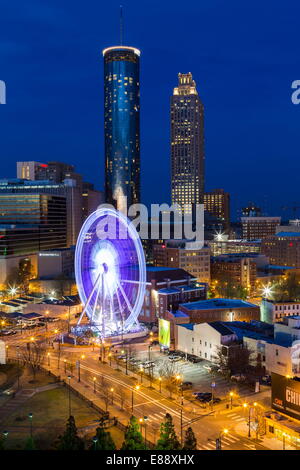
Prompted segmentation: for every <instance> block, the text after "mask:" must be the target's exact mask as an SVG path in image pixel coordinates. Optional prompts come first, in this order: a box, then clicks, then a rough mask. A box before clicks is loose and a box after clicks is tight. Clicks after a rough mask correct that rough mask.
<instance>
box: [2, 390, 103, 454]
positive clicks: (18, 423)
mask: <svg viewBox="0 0 300 470" xmlns="http://www.w3.org/2000/svg"><path fill="white" fill-rule="evenodd" d="M71 405H72V414H73V416H74V417H75V420H76V425H77V427H78V428H81V427H85V426H89V425H91V424H93V423H95V422H96V420H97V419H99V414H98V413H97V412H95V411H94V410H93V409H92V408H91V407H89V406H88V405H87V404H86V403H85V402H84V401H83V400H81V399H80V398H78V397H76V396H75V395H73V394H71ZM29 413H32V414H33V420H32V423H33V436H34V439H35V442H36V445H37V447H38V449H42V450H46V449H52V448H53V443H54V441H55V439H56V438H57V436H58V435H59V434H60V433H62V432H63V431H64V429H65V426H66V421H67V419H68V416H69V404H68V392H67V390H66V389H64V388H60V387H59V388H57V389H52V390H47V391H44V392H41V393H38V394H36V395H34V396H33V397H32V398H30V399H29V400H28V401H26V402H25V404H24V405H23V406H22V409H21V410H16V411H15V412H14V413H12V414H11V415H10V416H9V417H8V418H6V419H5V420H3V422H2V423H1V429H2V430H7V431H9V435H8V437H7V445H6V448H7V449H23V448H24V444H25V441H26V439H27V438H28V436H29V433H30V423H29V418H28V414H29Z"/></svg>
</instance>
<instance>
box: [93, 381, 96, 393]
mask: <svg viewBox="0 0 300 470" xmlns="http://www.w3.org/2000/svg"><path fill="white" fill-rule="evenodd" d="M96 380H97V377H93V384H94V393H96Z"/></svg>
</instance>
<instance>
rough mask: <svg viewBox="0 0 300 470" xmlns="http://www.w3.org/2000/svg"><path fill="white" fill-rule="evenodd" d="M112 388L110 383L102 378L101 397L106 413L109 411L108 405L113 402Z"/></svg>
mask: <svg viewBox="0 0 300 470" xmlns="http://www.w3.org/2000/svg"><path fill="white" fill-rule="evenodd" d="M110 388H111V387H110V386H109V382H108V381H107V380H105V378H104V377H103V376H102V381H101V390H100V396H101V398H102V400H103V401H104V405H105V411H106V412H107V410H108V405H109V403H110V401H111V392H110Z"/></svg>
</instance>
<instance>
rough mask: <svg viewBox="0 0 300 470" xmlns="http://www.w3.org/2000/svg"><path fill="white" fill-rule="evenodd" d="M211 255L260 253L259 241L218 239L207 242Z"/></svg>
mask: <svg viewBox="0 0 300 470" xmlns="http://www.w3.org/2000/svg"><path fill="white" fill-rule="evenodd" d="M207 244H208V245H209V247H210V249H211V254H212V256H219V255H229V254H235V253H260V247H261V242H260V241H258V240H252V241H247V240H228V239H218V238H216V237H215V238H214V240H209V241H208V242H207Z"/></svg>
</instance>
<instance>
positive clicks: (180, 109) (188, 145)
mask: <svg viewBox="0 0 300 470" xmlns="http://www.w3.org/2000/svg"><path fill="white" fill-rule="evenodd" d="M171 192H172V204H175V203H177V204H179V205H180V206H181V208H182V210H183V211H184V212H189V211H190V208H191V207H192V206H193V205H194V204H200V203H203V195H204V107H203V104H202V102H201V100H200V98H199V95H198V92H197V89H196V83H195V81H194V80H193V77H192V74H191V73H187V74H183V73H179V74H178V86H177V87H176V88H174V91H173V96H172V97H171ZM187 205H189V206H187Z"/></svg>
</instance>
